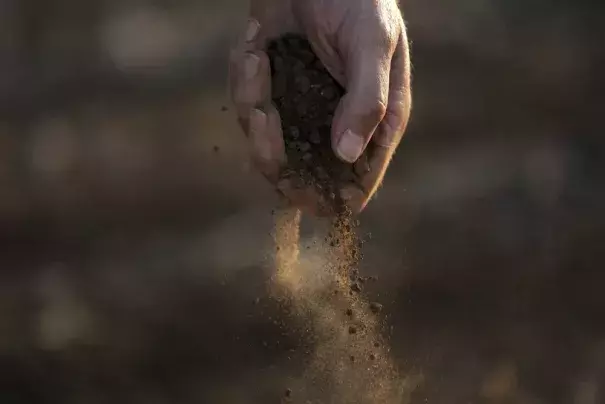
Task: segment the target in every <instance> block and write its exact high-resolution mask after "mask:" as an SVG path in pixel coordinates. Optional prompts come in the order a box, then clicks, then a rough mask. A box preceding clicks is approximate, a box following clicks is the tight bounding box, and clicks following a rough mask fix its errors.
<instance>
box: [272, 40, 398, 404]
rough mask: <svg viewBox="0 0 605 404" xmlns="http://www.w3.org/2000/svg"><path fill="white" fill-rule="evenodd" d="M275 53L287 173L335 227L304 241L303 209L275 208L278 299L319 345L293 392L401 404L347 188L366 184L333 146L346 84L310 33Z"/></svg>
mask: <svg viewBox="0 0 605 404" xmlns="http://www.w3.org/2000/svg"><path fill="white" fill-rule="evenodd" d="M267 51H268V55H269V59H270V61H271V69H272V99H273V103H274V104H275V106H276V108H277V110H278V111H279V113H280V115H281V120H282V127H283V131H284V143H285V146H286V154H287V165H286V167H285V168H284V169H283V170H282V173H281V179H288V180H289V181H290V182H291V184H292V185H294V186H295V187H297V188H303V189H307V188H309V187H311V188H312V189H314V191H315V192H316V194H317V195H318V196H319V206H318V210H319V211H320V212H321V213H328V215H327V216H329V217H330V219H329V220H330V223H329V230H328V232H327V234H325V233H323V234H324V235H321V231H320V232H319V234H317V235H316V236H315V238H314V240H313V243H312V244H309V245H306V246H305V247H303V246H302V245H301V240H300V220H301V212H300V211H298V210H297V209H296V208H295V207H292V206H287V207H284V208H282V209H280V210H277V211H276V212H274V218H275V220H276V223H275V234H274V236H275V242H276V248H275V257H274V259H275V262H274V263H275V275H274V276H273V278H272V281H273V282H272V290H273V296H274V297H275V298H276V299H278V300H279V301H280V302H281V304H282V305H283V306H284V307H288V311H289V312H290V313H291V314H292V316H294V317H296V319H297V321H302V323H304V324H305V329H306V330H308V338H309V340H308V344H309V346H310V347H312V354H311V358H310V360H309V363H308V367H307V369H306V371H305V373H304V375H303V376H302V377H301V379H300V380H297V381H295V383H293V384H294V385H292V386H291V387H289V388H291V394H293V395H294V392H295V393H296V394H295V395H296V397H297V398H300V399H301V400H302V401H301V402H306V400H309V399H313V398H315V399H319V398H320V397H321V400H320V402H332V403H335V404H340V403H343V404H344V403H353V402H354V403H359V404H391V403H393V402H401V394H402V391H401V389H400V382H401V379H400V377H399V375H398V371H397V369H396V367H395V366H394V364H393V361H392V359H391V358H390V356H389V348H388V347H383V344H379V345H378V346H376V342H375V341H383V338H382V335H381V329H382V328H381V327H382V326H381V324H382V320H381V319H380V318H379V317H378V316H377V314H378V312H379V311H380V310H377V307H381V306H377V304H370V303H369V302H366V301H365V299H364V296H363V293H362V291H363V284H364V283H365V281H366V279H367V278H364V277H361V276H359V270H358V265H359V263H360V260H361V259H362V257H363V256H362V245H363V242H362V240H361V239H360V237H358V231H357V229H358V226H359V224H360V223H359V221H358V220H357V219H356V218H354V217H353V215H352V213H351V211H350V210H349V209H348V208H347V206H346V204H345V203H343V201H342V199H341V197H340V193H339V190H340V189H342V188H343V187H344V186H346V185H348V184H352V183H355V182H356V174H355V171H354V166H353V165H351V164H347V163H344V162H342V161H341V160H339V159H338V158H337V157H336V155H335V153H334V151H333V150H332V145H331V124H332V121H333V117H334V113H335V111H336V108H337V106H338V104H339V102H340V99H341V97H342V96H343V95H344V89H343V88H342V87H341V86H340V84H338V82H337V81H336V80H334V79H333V78H332V77H331V76H330V74H329V72H328V71H327V70H326V68H325V67H324V66H323V65H322V63H321V62H320V61H319V59H318V58H317V57H316V56H315V54H314V53H313V51H312V49H311V46H310V44H309V42H308V41H307V40H305V39H304V38H302V37H300V36H296V35H286V36H284V37H282V38H280V39H278V40H274V41H273V42H271V43H270V44H269V46H268V50H267ZM377 351H378V352H380V355H377V354H376V353H375V352H377ZM346 364H348V365H346ZM313 402H314V401H313Z"/></svg>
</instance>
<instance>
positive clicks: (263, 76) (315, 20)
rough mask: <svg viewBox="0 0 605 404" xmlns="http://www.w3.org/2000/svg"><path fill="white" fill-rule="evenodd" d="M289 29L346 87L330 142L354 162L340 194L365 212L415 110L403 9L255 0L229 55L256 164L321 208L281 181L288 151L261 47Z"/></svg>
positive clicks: (380, 2) (387, 0)
mask: <svg viewBox="0 0 605 404" xmlns="http://www.w3.org/2000/svg"><path fill="white" fill-rule="evenodd" d="M288 32H290V33H301V34H303V35H305V36H306V37H307V39H308V40H309V41H310V43H311V45H312V47H313V50H314V52H315V53H316V54H317V56H318V57H319V58H320V60H321V61H322V63H323V64H324V65H325V66H326V68H327V69H328V71H329V72H330V73H331V75H332V76H333V77H334V78H335V79H336V80H337V81H339V82H340V84H341V85H342V86H343V87H344V88H345V89H346V95H345V96H344V97H343V98H342V99H341V101H340V104H339V106H338V108H337V110H336V113H335V115H334V121H333V123H332V129H331V137H332V139H331V140H332V147H333V150H334V152H335V154H336V155H337V156H338V157H339V158H340V159H341V160H343V161H345V162H348V163H352V164H355V171H356V173H357V183H356V185H355V186H347V187H346V188H344V189H341V190H340V193H341V196H342V197H343V200H344V201H345V202H346V203H347V205H348V206H349V207H350V208H351V209H352V211H353V212H356V213H357V212H360V211H361V210H363V209H364V208H365V206H366V205H367V203H368V201H369V200H370V198H371V197H372V196H373V195H374V193H375V192H376V189H377V188H378V187H379V185H380V183H381V181H382V178H383V176H384V174H385V172H386V170H387V167H388V165H389V163H390V160H391V158H392V156H393V153H394V152H395V149H396V148H397V146H398V145H399V142H400V141H401V138H402V136H403V132H404V130H405V127H406V125H407V122H408V119H409V114H410V107H411V91H410V61H409V53H408V41H407V35H406V32H405V26H404V23H403V19H402V17H401V14H400V11H399V9H398V6H397V4H396V1H395V0H374V1H373V2H368V1H367V0H305V1H296V0H292V1H291V0H285V1H284V0H282V1H279V0H252V13H251V18H250V20H249V22H248V27H247V30H246V33H245V35H244V37H243V38H242V40H241V41H240V43H239V45H238V46H237V48H236V49H235V50H234V51H233V52H232V54H231V73H230V80H231V91H232V93H231V95H232V98H233V101H234V103H235V105H236V108H237V113H238V117H239V121H240V124H241V126H242V128H243V129H244V131H245V133H246V134H247V136H248V139H249V142H250V145H251V155H252V158H253V161H254V163H255V165H256V167H257V168H258V169H259V170H260V171H261V172H262V173H263V174H264V175H265V177H266V178H267V179H268V180H269V181H271V182H272V183H274V184H275V185H276V186H277V188H278V189H279V190H280V191H281V192H282V193H283V194H284V195H285V196H286V197H287V198H288V199H290V200H291V201H292V202H293V203H294V204H295V205H298V206H299V207H302V208H305V209H306V210H310V211H312V212H315V213H317V212H318V209H317V201H318V198H317V195H315V193H314V190H312V189H303V190H299V189H294V188H293V187H291V186H289V183H288V182H287V181H279V173H280V171H281V168H282V167H283V166H284V165H285V164H286V155H285V148H284V141H283V136H282V129H281V120H280V117H279V113H278V112H277V110H276V109H275V107H274V106H273V105H272V104H271V71H270V65H269V59H268V57H267V54H266V53H265V52H264V49H265V46H266V44H267V42H268V41H269V40H271V39H273V38H276V37H279V36H281V35H282V34H284V33H288ZM370 143H371V144H372V147H370V148H368V152H367V153H364V151H365V150H366V148H367V146H368V144H370Z"/></svg>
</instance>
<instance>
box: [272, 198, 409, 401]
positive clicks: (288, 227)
mask: <svg viewBox="0 0 605 404" xmlns="http://www.w3.org/2000/svg"><path fill="white" fill-rule="evenodd" d="M300 220H301V214H300V212H299V211H298V210H297V209H294V208H284V209H281V210H279V211H277V212H276V214H275V229H274V238H275V243H276V248H275V269H276V272H275V274H274V276H273V279H272V291H273V296H274V297H275V298H277V299H279V300H280V301H281V303H282V305H285V306H288V307H289V308H290V312H291V315H293V316H296V317H297V320H299V321H301V320H302V321H303V322H304V323H305V324H306V327H307V328H308V330H309V333H308V336H309V337H308V338H309V339H310V341H309V342H311V346H312V349H311V352H310V354H311V358H310V361H309V362H308V364H307V367H306V370H305V372H304V374H303V375H301V377H300V379H298V380H295V381H294V382H293V383H292V386H289V387H288V389H290V390H288V391H289V392H290V393H289V394H288V395H287V396H286V397H284V402H292V403H299V402H300V403H304V404H307V403H332V404H393V403H404V402H406V400H405V398H406V397H407V394H409V391H406V380H404V379H402V378H401V377H400V375H399V373H398V370H397V368H396V366H395V364H394V362H393V360H392V358H391V356H390V348H389V345H388V343H387V341H386V340H385V339H384V338H383V336H382V334H381V325H382V324H381V320H380V318H379V317H378V316H377V312H376V311H375V309H374V310H373V309H372V307H373V305H372V304H371V303H368V302H367V301H366V300H365V299H364V298H363V296H362V295H361V294H359V293H358V292H355V291H354V290H353V287H354V285H355V284H356V282H357V281H358V278H359V277H358V276H357V275H356V271H355V270H354V269H355V265H356V264H357V261H358V259H359V258H360V243H359V242H358V238H357V236H356V233H355V226H354V225H353V224H352V219H351V217H350V216H349V215H340V216H339V217H338V218H336V219H334V220H333V223H332V225H331V230H330V235H329V236H328V237H326V238H324V239H322V240H320V241H318V240H314V242H313V243H312V244H310V245H308V246H307V247H310V248H303V249H301V248H300V246H301V243H300V241H301V240H300V236H299V234H300V230H299V229H300Z"/></svg>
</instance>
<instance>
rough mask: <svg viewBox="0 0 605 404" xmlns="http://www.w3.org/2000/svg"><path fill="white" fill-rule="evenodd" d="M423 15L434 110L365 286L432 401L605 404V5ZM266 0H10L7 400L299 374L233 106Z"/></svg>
mask: <svg viewBox="0 0 605 404" xmlns="http://www.w3.org/2000/svg"><path fill="white" fill-rule="evenodd" d="M402 3H403V4H402V6H403V10H404V14H405V19H406V21H407V22H408V26H409V36H410V39H411V41H412V47H411V49H412V62H413V65H414V66H413V68H414V71H413V74H414V110H413V115H412V121H411V124H410V127H409V130H408V132H407V135H406V137H405V139H404V142H403V144H402V146H401V148H400V150H399V152H398V153H397V155H396V158H395V161H394V162H393V165H392V168H391V169H390V171H389V173H388V175H387V178H386V180H385V184H384V187H383V188H382V189H381V190H380V191H379V194H378V197H377V198H376V200H375V201H374V202H373V203H372V204H371V205H370V207H369V208H368V209H367V211H366V212H365V213H364V214H363V216H362V218H361V221H362V229H363V232H364V234H365V233H371V234H372V239H371V241H369V242H368V243H366V245H365V248H366V250H365V254H366V258H365V261H364V263H363V268H362V272H363V273H365V274H367V275H374V276H377V277H378V281H377V282H376V283H375V284H374V285H372V286H371V287H369V288H368V291H367V293H368V294H369V295H370V296H373V297H374V298H376V299H378V300H379V301H381V303H383V304H384V306H385V308H384V313H385V316H386V323H387V329H388V330H389V333H390V341H391V344H392V352H393V355H394V357H395V358H396V360H397V363H398V364H399V366H400V367H401V369H402V371H403V372H410V374H421V375H422V378H421V379H419V380H420V381H419V382H418V385H417V387H416V389H415V390H414V391H413V392H412V394H411V395H410V397H409V401H410V403H427V402H428V403H447V404H450V403H531V404H539V403H545V404H555V403H565V404H569V403H574V404H596V403H603V402H605V322H604V320H603V319H605V293H603V290H602V289H603V285H604V284H605V282H604V281H605V274H604V273H603V272H602V271H601V267H600V266H601V265H602V260H601V259H602V252H601V247H602V244H603V241H605V227H604V225H605V215H604V214H603V210H602V206H603V205H604V203H605V188H604V187H603V186H602V177H601V171H602V170H603V168H604V166H605V159H604V157H605V156H603V150H604V149H603V147H602V143H603V142H604V140H603V138H602V136H603V133H602V129H601V128H602V117H600V116H598V115H597V114H598V113H599V112H601V109H602V106H603V104H602V94H601V90H602V89H603V88H605V85H604V84H605V83H604V79H603V76H602V75H601V74H600V73H601V72H600V70H601V69H600V67H601V66H602V63H603V55H602V53H601V52H600V51H601V48H602V42H601V41H599V40H598V38H600V37H599V36H598V35H597V28H598V26H599V25H600V23H601V22H600V21H599V20H600V17H599V16H600V14H601V13H602V11H603V10H602V8H603V6H602V5H601V3H599V2H596V1H593V2H588V1H586V2H583V3H581V2H576V3H572V2H549V1H546V0H524V1H516V0H515V1H511V0H508V1H504V0H459V1H456V2H451V1H439V0H435V1H423V0H403V2H402ZM246 10H247V2H245V1H243V0H223V1H221V2H215V1H205V0H201V1H192V0H180V1H177V0H121V1H112V0H88V1H85V2H83V1H75V0H47V1H37V0H1V1H0V403H2V404H5V403H6V404H9V403H10V404H12V403H19V404H21V403H23V404H25V403H27V404H38V403H69V404H71V403H74V404H75V403H78V404H79V403H86V404H88V403H94V404H96V403H99V404H101V403H150V404H151V403H153V404H155V403H158V404H163V403H171V404H172V403H184V404H188V403H228V404H231V403H234V404H235V403H242V404H247V403H272V402H279V396H280V394H281V393H282V392H283V389H284V388H285V387H284V386H286V383H287V382H286V381H285V379H287V378H288V377H290V376H294V375H295V374H296V373H297V372H298V371H299V370H298V367H299V365H300V363H302V362H304V355H302V354H301V355H299V360H298V361H297V360H296V359H293V360H292V362H289V360H290V357H287V356H288V355H289V354H287V353H285V352H284V350H283V349H280V348H279V347H278V344H279V342H280V340H279V338H277V337H276V335H279V331H278V330H277V329H276V328H275V325H274V321H273V320H272V316H275V315H276V314H275V312H276V308H275V307H273V306H272V303H271V302H270V300H269V299H268V298H267V296H268V293H267V291H266V281H267V278H268V276H269V274H267V273H266V272H265V271H264V270H263V265H262V264H263V260H264V258H265V254H266V251H267V247H268V246H269V245H270V242H271V240H270V237H269V232H270V231H271V223H272V221H271V209H272V208H273V207H274V206H275V199H274V195H273V192H272V190H271V189H270V188H269V186H268V185H266V184H265V183H264V181H263V180H262V179H261V178H259V176H258V175H257V174H255V173H254V172H253V171H252V170H251V169H250V168H249V163H248V162H247V157H246V145H245V143H244V142H243V141H242V138H243V137H242V134H241V133H240V131H239V129H238V127H237V126H236V123H235V118H234V114H233V112H232V111H231V108H230V105H229V103H228V100H227V97H226V72H227V67H226V66H227V65H226V57H227V55H228V52H229V47H230V45H231V44H232V43H233V39H234V37H235V36H236V35H237V34H238V33H239V30H240V28H242V27H243V21H245V18H246V17H245V14H246ZM597 67H599V71H597ZM282 345H283V341H282ZM293 356H296V355H293ZM276 392H277V399H276V398H275V394H276Z"/></svg>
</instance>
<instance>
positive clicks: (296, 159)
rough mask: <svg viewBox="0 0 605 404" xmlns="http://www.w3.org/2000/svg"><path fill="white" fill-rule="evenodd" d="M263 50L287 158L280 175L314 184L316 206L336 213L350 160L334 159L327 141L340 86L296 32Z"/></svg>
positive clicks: (349, 176)
mask: <svg viewBox="0 0 605 404" xmlns="http://www.w3.org/2000/svg"><path fill="white" fill-rule="evenodd" d="M267 53H268V55H269V59H270V62H271V72H272V82H271V84H272V99H273V103H274V104H275V106H276V108H277V110H278V111H279V113H280V115H281V120H282V128H283V135H284V142H285V146H286V155H287V159H288V164H287V167H286V168H285V169H284V170H283V172H282V173H281V177H282V178H287V179H289V180H291V182H292V183H293V185H294V186H295V187H297V188H306V187H312V188H314V189H315V191H316V192H317V194H318V195H319V197H320V202H319V205H320V206H319V209H320V210H321V211H335V212H337V213H338V212H340V211H341V210H342V209H343V205H344V204H343V202H342V199H341V198H340V194H339V190H340V189H341V188H342V187H343V186H344V185H346V184H351V183H355V171H354V167H353V165H352V164H347V163H344V162H342V161H341V160H339V159H338V158H337V157H336V155H335V154H334V152H333V150H332V146H331V144H332V143H331V135H330V132H331V126H332V121H333V118H334V113H335V112H336V107H337V106H338V103H339V101H340V99H341V97H342V96H343V95H344V89H343V88H342V86H341V85H340V84H339V83H338V82H337V81H336V80H335V79H334V78H332V76H331V75H330V73H329V72H328V70H327V69H326V68H325V67H324V65H323V64H322V62H321V61H320V60H319V59H318V58H317V56H316V55H315V53H314V52H313V50H312V48H311V45H310V44H309V42H308V41H307V40H306V39H305V38H303V37H301V36H298V35H293V34H288V35H285V36H283V37H281V38H279V39H277V40H274V41H272V42H271V43H270V44H269V46H268V49H267Z"/></svg>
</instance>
